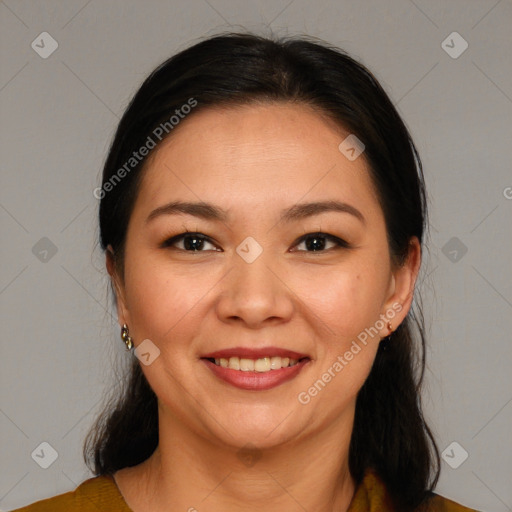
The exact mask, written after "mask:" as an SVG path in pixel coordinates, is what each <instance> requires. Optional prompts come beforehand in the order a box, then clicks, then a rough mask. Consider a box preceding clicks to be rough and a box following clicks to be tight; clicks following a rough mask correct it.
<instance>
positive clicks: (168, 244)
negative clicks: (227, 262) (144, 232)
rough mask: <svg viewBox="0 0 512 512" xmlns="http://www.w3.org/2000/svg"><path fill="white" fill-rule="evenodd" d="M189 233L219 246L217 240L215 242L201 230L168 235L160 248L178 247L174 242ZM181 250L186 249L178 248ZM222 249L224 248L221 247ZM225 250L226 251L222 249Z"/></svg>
mask: <svg viewBox="0 0 512 512" xmlns="http://www.w3.org/2000/svg"><path fill="white" fill-rule="evenodd" d="M187 235H195V236H197V238H200V239H201V240H203V241H204V242H208V243H210V244H212V245H215V246H216V247H218V244H217V242H215V241H214V240H213V239H212V238H210V237H209V236H207V235H204V234H203V233H200V232H199V231H188V230H187V231H184V232H182V233H179V234H178V235H174V236H171V237H168V238H166V239H165V240H164V241H163V242H162V243H161V244H160V248H162V249H176V247H174V244H175V243H176V242H178V241H179V240H181V239H182V238H184V237H185V236H187ZM178 250H179V251H184V250H183V249H178ZM221 251H222V249H221ZM184 252H206V251H184ZM222 252H224V251H222Z"/></svg>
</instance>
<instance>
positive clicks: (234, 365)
mask: <svg viewBox="0 0 512 512" xmlns="http://www.w3.org/2000/svg"><path fill="white" fill-rule="evenodd" d="M203 359H206V360H207V361H210V362H211V363H214V364H215V365H217V366H220V367H222V368H229V369H231V370H239V371H242V372H258V373H266V372H270V371H273V370H280V369H281V368H289V367H292V366H295V365H297V364H299V363H300V362H303V361H309V357H302V358H300V359H293V358H290V357H279V356H272V357H261V358H258V359H248V358H244V357H236V356H233V357H230V358H224V357H221V358H213V357H205V358H203Z"/></svg>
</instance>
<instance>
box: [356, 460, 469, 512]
mask: <svg viewBox="0 0 512 512" xmlns="http://www.w3.org/2000/svg"><path fill="white" fill-rule="evenodd" d="M395 508H396V507H395V506H394V505H393V499H392V498H391V495H390V493H389V492H388V489H387V488H386V485H385V484H384V482H383V480H382V479H381V478H380V476H379V474H378V473H377V471H375V470H374V469H372V468H368V469H367V470H366V471H365V475H364V477H363V479H362V481H361V482H360V484H359V486H358V487H357V489H356V492H355V494H354V497H353V499H352V502H351V504H350V506H349V508H348V511H347V512H362V511H373V510H378V511H379V512H393V511H394V510H395ZM413 512H478V511H476V510H475V509H472V508H468V507H465V506H464V505H460V504H459V503H456V502H455V501H452V500H449V499H448V498H444V497H443V496H440V495H438V494H435V493H433V492H431V493H430V495H429V497H428V498H427V500H426V501H425V502H424V503H423V504H422V505H420V506H419V507H417V508H415V509H414V511H413Z"/></svg>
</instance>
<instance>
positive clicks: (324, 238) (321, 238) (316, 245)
mask: <svg viewBox="0 0 512 512" xmlns="http://www.w3.org/2000/svg"><path fill="white" fill-rule="evenodd" d="M329 243H330V244H332V245H333V247H332V246H331V247H330V248H329V247H327V249H326V245H327V244H329ZM301 244H304V247H306V251H303V250H301V251H300V252H319V251H320V252H326V251H327V250H330V249H338V248H349V247H350V246H349V244H348V243H347V242H345V240H342V239H341V238H338V237H337V236H334V235H329V234H327V233H320V232H319V233H308V234H307V235H304V236H303V237H302V238H301V239H300V240H299V242H298V243H297V244H296V245H295V246H294V247H298V246H300V245H301Z"/></svg>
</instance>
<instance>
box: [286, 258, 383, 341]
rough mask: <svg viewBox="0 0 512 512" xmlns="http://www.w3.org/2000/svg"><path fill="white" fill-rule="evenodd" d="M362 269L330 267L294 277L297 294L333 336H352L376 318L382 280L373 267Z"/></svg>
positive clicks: (380, 300) (342, 337) (380, 301)
mask: <svg viewBox="0 0 512 512" xmlns="http://www.w3.org/2000/svg"><path fill="white" fill-rule="evenodd" d="M366 269H367V270H366ZM366 269H364V268H363V269H361V268H357V269H354V268H350V269H348V268H347V269H340V268H337V269H334V268H330V269H325V270H324V271H320V272H317V273H316V274H315V273H310V276H309V277H308V279H307V281H305V280H303V279H298V280H297V284H296V287H295V289H296V290H298V292H297V295H299V296H300V298H301V300H303V302H304V303H305V304H306V305H307V307H308V308H309V309H310V311H312V312H313V313H314V315H315V317H316V318H318V319H319V320H321V322H323V323H324V324H326V326H328V327H329V328H330V329H331V330H332V331H333V332H332V333H331V334H332V335H333V336H336V337H338V336H339V337H341V339H346V338H349V337H355V336H357V334H358V333H359V332H361V330H364V328H366V327H368V326H369V325H372V324H373V323H374V322H375V319H376V318H378V315H379V312H380V306H381V303H382V296H383V291H384V286H383V284H384V280H383V279H382V276H381V275H380V273H379V271H378V270H377V269H375V267H372V266H370V265H368V266H367V267H366Z"/></svg>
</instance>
